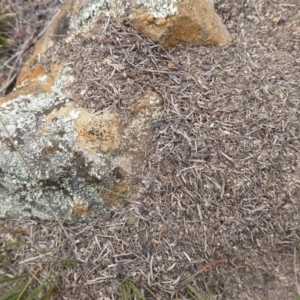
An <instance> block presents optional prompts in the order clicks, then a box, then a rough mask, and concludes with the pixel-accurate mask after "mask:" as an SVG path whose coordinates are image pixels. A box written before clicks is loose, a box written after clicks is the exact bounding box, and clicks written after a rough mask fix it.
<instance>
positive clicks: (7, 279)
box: [0, 274, 30, 284]
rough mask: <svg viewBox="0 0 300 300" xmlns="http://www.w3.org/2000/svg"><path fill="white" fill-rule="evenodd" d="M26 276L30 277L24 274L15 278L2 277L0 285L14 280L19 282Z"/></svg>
mask: <svg viewBox="0 0 300 300" xmlns="http://www.w3.org/2000/svg"><path fill="white" fill-rule="evenodd" d="M28 276H30V274H24V275H20V276H15V277H8V276H3V277H1V278H0V284H3V283H7V282H10V281H16V280H19V279H22V278H25V277H28Z"/></svg>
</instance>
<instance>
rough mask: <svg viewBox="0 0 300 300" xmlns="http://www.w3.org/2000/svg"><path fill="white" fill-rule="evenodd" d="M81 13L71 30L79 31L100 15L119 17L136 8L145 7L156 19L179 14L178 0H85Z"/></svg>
mask: <svg viewBox="0 0 300 300" xmlns="http://www.w3.org/2000/svg"><path fill="white" fill-rule="evenodd" d="M82 2H83V4H82V5H81V9H80V12H79V14H78V15H77V16H75V17H73V19H72V21H71V28H73V29H78V28H79V27H80V26H82V25H83V24H87V20H92V19H94V18H95V17H97V16H99V15H100V14H103V15H106V16H112V17H118V16H122V15H124V14H125V12H126V11H127V10H128V9H130V8H134V7H139V6H141V5H142V6H145V7H147V8H148V13H149V15H151V16H153V17H155V18H167V17H168V16H172V15H176V14H177V13H178V9H177V0H149V1H144V0H85V1H82Z"/></svg>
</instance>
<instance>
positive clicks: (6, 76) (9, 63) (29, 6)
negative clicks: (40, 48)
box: [0, 0, 64, 97]
mask: <svg viewBox="0 0 300 300" xmlns="http://www.w3.org/2000/svg"><path fill="white" fill-rule="evenodd" d="M63 2H64V1H61V0H42V1H40V0H32V1H26V0H1V1H0V37H1V38H2V39H3V41H4V45H3V51H1V50H2V49H1V47H0V51H1V53H0V97H3V96H5V95H6V94H7V93H9V92H10V91H11V90H12V89H13V88H14V84H15V79H16V77H17V75H18V72H19V71H20V68H21V67H22V66H23V64H24V63H25V62H26V60H27V59H28V58H29V57H30V53H32V50H33V47H34V44H35V42H36V41H37V40H38V39H39V38H40V37H41V36H42V35H43V33H44V32H45V30H46V29H47V26H48V25H49V22H50V20H51V19H52V18H53V17H54V16H55V14H56V13H57V12H58V11H59V8H60V7H61V5H62V3H63Z"/></svg>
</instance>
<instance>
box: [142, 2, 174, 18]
mask: <svg viewBox="0 0 300 300" xmlns="http://www.w3.org/2000/svg"><path fill="white" fill-rule="evenodd" d="M137 3H138V4H142V5H145V6H146V7H147V8H148V13H149V15H150V16H153V17H155V18H167V17H168V16H173V15H176V14H177V13H178V10H177V0H149V1H143V0H137Z"/></svg>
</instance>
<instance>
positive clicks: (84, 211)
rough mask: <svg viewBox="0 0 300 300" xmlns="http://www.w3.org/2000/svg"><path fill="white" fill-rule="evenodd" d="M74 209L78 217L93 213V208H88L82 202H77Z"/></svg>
mask: <svg viewBox="0 0 300 300" xmlns="http://www.w3.org/2000/svg"><path fill="white" fill-rule="evenodd" d="M72 210H73V211H74V213H75V214H76V215H77V217H78V219H81V218H82V217H84V216H87V215H89V214H91V213H92V211H93V210H92V209H91V208H88V209H86V208H85V207H84V206H83V204H81V203H77V204H75V205H74V206H73V208H72Z"/></svg>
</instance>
